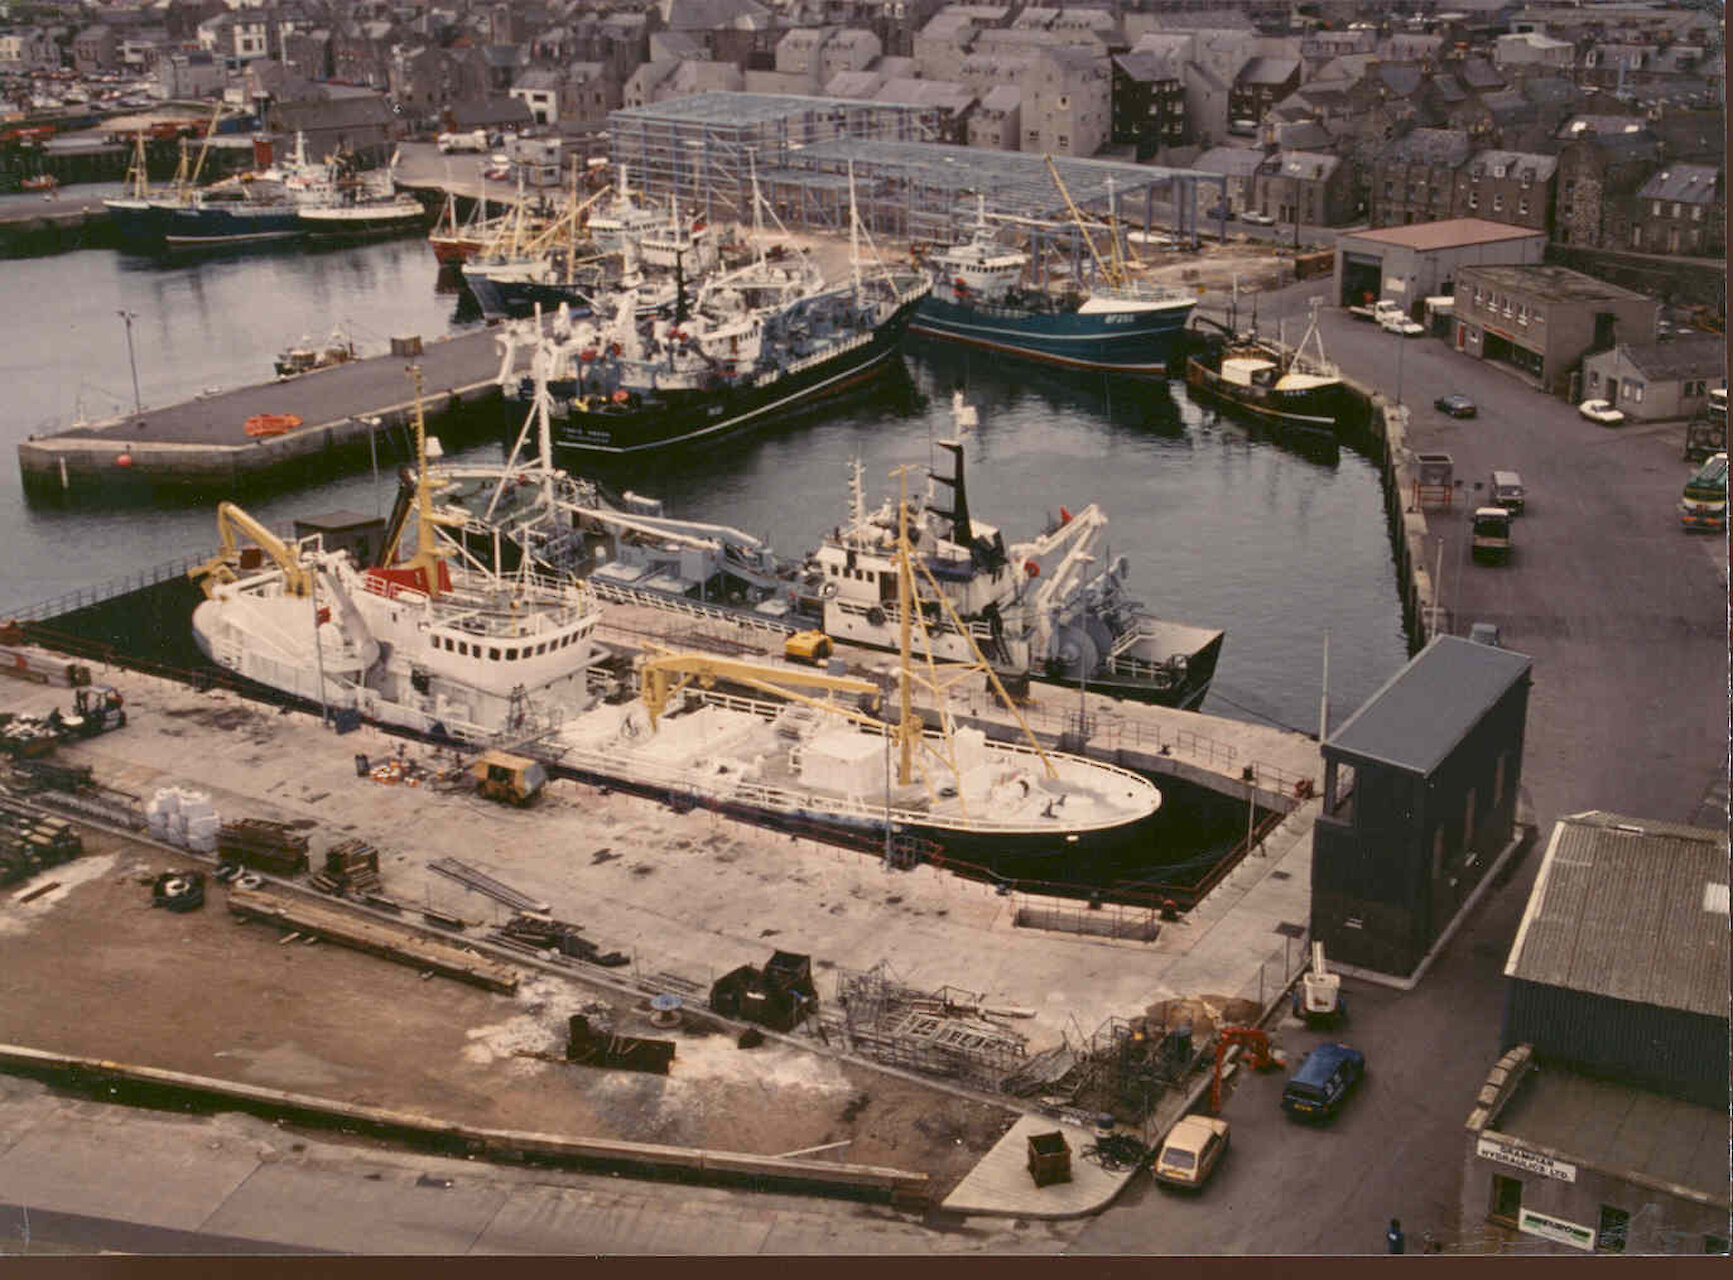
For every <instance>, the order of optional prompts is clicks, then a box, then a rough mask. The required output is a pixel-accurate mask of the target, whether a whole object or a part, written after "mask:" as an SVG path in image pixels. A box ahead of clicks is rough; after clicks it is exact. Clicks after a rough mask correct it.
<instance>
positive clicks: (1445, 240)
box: [1336, 218, 1546, 316]
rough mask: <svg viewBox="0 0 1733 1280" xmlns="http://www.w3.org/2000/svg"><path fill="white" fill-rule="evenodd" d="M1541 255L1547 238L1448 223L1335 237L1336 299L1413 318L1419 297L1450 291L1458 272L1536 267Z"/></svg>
mask: <svg viewBox="0 0 1733 1280" xmlns="http://www.w3.org/2000/svg"><path fill="white" fill-rule="evenodd" d="M1545 252H1546V233H1545V232H1544V231H1529V230H1527V229H1525V228H1523V227H1511V226H1506V225H1504V224H1503V223H1498V222H1488V221H1486V220H1485V219H1483V218H1449V219H1446V220H1445V221H1443V222H1421V223H1415V224H1414V225H1413V226H1405V227H1389V228H1386V229H1385V230H1382V231H1357V232H1354V233H1352V234H1349V235H1341V236H1337V237H1336V300H1337V303H1338V305H1340V306H1344V307H1345V306H1350V305H1353V304H1357V303H1361V302H1365V301H1367V300H1368V299H1371V300H1374V301H1375V300H1377V299H1379V298H1388V299H1390V300H1391V301H1393V302H1400V303H1401V304H1402V305H1403V306H1404V307H1407V308H1408V310H1409V314H1410V315H1411V316H1412V315H1415V312H1416V310H1417V308H1418V307H1419V305H1420V302H1421V300H1422V299H1424V298H1431V297H1436V296H1438V295H1440V294H1446V293H1449V292H1451V290H1452V289H1453V288H1454V287H1455V283H1456V277H1457V273H1458V272H1459V271H1460V270H1461V268H1463V267H1464V266H1467V265H1469V264H1472V263H1535V262H1539V261H1540V260H1541V257H1542V256H1543V255H1544V254H1545Z"/></svg>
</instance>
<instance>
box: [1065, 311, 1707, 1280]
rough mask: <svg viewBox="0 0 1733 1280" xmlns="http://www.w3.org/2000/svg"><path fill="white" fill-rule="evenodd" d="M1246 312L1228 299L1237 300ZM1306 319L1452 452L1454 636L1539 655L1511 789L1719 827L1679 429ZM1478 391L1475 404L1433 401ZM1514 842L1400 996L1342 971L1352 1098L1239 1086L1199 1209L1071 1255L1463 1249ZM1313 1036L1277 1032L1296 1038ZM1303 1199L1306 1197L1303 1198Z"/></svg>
mask: <svg viewBox="0 0 1733 1280" xmlns="http://www.w3.org/2000/svg"><path fill="white" fill-rule="evenodd" d="M1329 287H1330V285H1329V281H1327V280H1324V281H1313V282H1306V283H1305V284H1303V285H1300V286H1295V287H1291V288H1289V289H1285V290H1282V291H1280V292H1277V293H1273V294H1267V295H1263V296H1262V297H1260V299H1259V317H1260V321H1261V323H1262V325H1263V327H1264V329H1265V331H1266V332H1269V331H1271V330H1273V328H1274V324H1273V320H1274V319H1275V318H1277V317H1285V318H1286V319H1287V321H1288V324H1287V331H1288V335H1289V338H1290V340H1292V339H1293V338H1295V337H1297V336H1298V332H1299V330H1298V328H1297V327H1296V326H1298V325H1300V324H1303V322H1304V320H1303V318H1304V316H1305V315H1306V312H1307V307H1308V303H1309V300H1310V299H1311V298H1312V297H1325V298H1326V299H1327V295H1328V292H1329ZM1242 315H1243V311H1242ZM1319 327H1320V331H1321V332H1322V335H1323V338H1324V341H1325V344H1326V347H1327V348H1328V350H1329V352H1330V354H1331V356H1332V357H1333V358H1334V359H1335V360H1337V361H1338V362H1339V363H1340V365H1341V366H1342V368H1343V370H1344V371H1345V372H1347V373H1348V374H1349V375H1350V376H1352V377H1355V378H1356V379H1358V380H1360V381H1363V382H1366V383H1368V384H1370V385H1373V386H1376V387H1380V388H1383V389H1384V390H1385V391H1386V393H1387V394H1389V395H1390V396H1392V398H1394V396H1395V394H1396V385H1397V383H1396V379H1397V375H1398V370H1400V376H1401V394H1402V400H1403V402H1404V403H1405V404H1408V405H1411V406H1413V419H1412V428H1411V447H1413V448H1415V449H1417V450H1425V451H1428V452H1431V451H1435V450H1442V451H1445V452H1449V453H1450V454H1451V455H1452V457H1453V459H1454V461H1455V469H1456V475H1457V476H1458V477H1461V478H1462V479H1463V481H1464V483H1463V486H1462V490H1461V491H1460V498H1459V501H1458V504H1457V509H1456V511H1455V512H1454V513H1452V514H1451V515H1443V514H1440V515H1439V516H1437V517H1434V518H1433V519H1432V520H1431V524H1430V527H1431V529H1432V530H1433V532H1434V534H1435V535H1437V536H1442V537H1443V539H1444V542H1443V551H1444V590H1443V593H1442V594H1443V603H1444V607H1445V608H1446V610H1447V611H1448V613H1447V617H1448V618H1449V619H1450V620H1451V622H1452V623H1453V627H1452V629H1453V630H1455V631H1457V632H1458V633H1461V632H1466V630H1467V628H1468V625H1469V623H1470V622H1474V621H1487V622H1493V623H1496V624H1497V625H1498V626H1499V628H1500V630H1501V631H1502V633H1503V639H1504V643H1505V644H1506V645H1507V646H1509V647H1510V648H1513V649H1515V650H1517V651H1519V652H1522V653H1527V654H1529V655H1531V656H1532V657H1533V658H1534V688H1533V693H1532V695H1531V698H1530V702H1529V715H1528V737H1527V743H1526V747H1525V753H1524V765H1523V768H1524V775H1523V795H1524V800H1525V808H1526V810H1527V812H1528V813H1529V814H1530V815H1531V817H1532V821H1533V822H1534V823H1535V824H1536V826H1537V827H1538V829H1539V831H1540V832H1541V838H1542V840H1544V837H1545V833H1546V832H1548V831H1549V830H1550V828H1551V825H1552V823H1553V822H1554V821H1555V820H1556V819H1558V818H1559V817H1562V816H1564V815H1567V814H1571V813H1576V812H1580V811H1583V810H1586V809H1609V810H1613V811H1615V812H1620V813H1624V814H1628V815H1632V816H1636V817H1647V818H1660V819H1666V820H1669V821H1679V822H1693V823H1696V824H1698V825H1702V826H1707V827H1712V828H1720V829H1725V827H1726V824H1727V818H1728V813H1727V773H1726V761H1727V703H1726V689H1727V630H1726V601H1727V544H1726V541H1725V540H1724V539H1718V538H1704V537H1702V536H1700V535H1690V534H1686V533H1685V532H1684V531H1683V530H1682V529H1680V527H1679V524H1678V518H1677V516H1676V514H1675V512H1674V506H1675V504H1676V503H1677V501H1678V496H1679V489H1680V486H1681V485H1682V484H1683V483H1684V480H1685V477H1686V476H1687V475H1688V474H1689V472H1690V469H1691V467H1690V464H1687V463H1685V462H1683V461H1681V459H1680V440H1681V438H1682V436H1681V433H1682V428H1680V427H1679V426H1678V425H1676V424H1675V425H1672V426H1666V427H1627V428H1622V429H1617V430H1610V429H1607V428H1603V427H1598V426H1596V425H1594V424H1592V423H1589V422H1587V421H1585V420H1584V419H1582V418H1581V417H1579V416H1578V415H1577V413H1576V411H1575V409H1574V408H1573V407H1572V406H1570V405H1567V404H1565V403H1563V402H1562V401H1558V400H1554V399H1551V398H1549V397H1545V396H1542V395H1541V394H1540V393H1539V392H1537V391H1534V390H1533V389H1531V388H1530V387H1529V386H1528V384H1527V383H1525V382H1524V381H1522V380H1521V379H1520V378H1519V377H1518V376H1517V375H1516V374H1515V373H1513V372H1507V371H1505V370H1503V369H1502V368H1501V367H1499V366H1496V365H1490V364H1484V363H1481V362H1479V361H1476V360H1473V359H1471V358H1469V357H1467V356H1463V355H1460V354H1458V353H1456V352H1455V351H1453V350H1451V349H1450V348H1449V347H1447V346H1446V344H1445V343H1443V342H1440V341H1437V340H1435V339H1430V338H1428V339H1402V338H1398V337H1396V336H1395V335H1393V334H1388V333H1384V332H1382V331H1380V330H1378V329H1376V328H1375V327H1374V326H1372V325H1369V324H1365V323H1363V322H1360V321H1357V320H1351V319H1349V318H1347V316H1346V315H1345V313H1343V312H1340V311H1336V310H1331V309H1325V310H1323V311H1322V312H1321V319H1320V326H1319ZM1448 391H1459V392H1463V393H1465V394H1467V395H1469V396H1471V397H1472V398H1473V399H1474V400H1475V401H1476V402H1477V403H1478V405H1479V407H1480V414H1479V417H1477V418H1474V419H1468V420H1460V421H1459V420H1456V419H1452V418H1447V417H1445V416H1444V415H1443V414H1440V413H1438V412H1437V411H1436V410H1434V409H1433V408H1432V407H1431V406H1432V401H1433V399H1434V398H1435V397H1437V396H1439V395H1442V394H1444V393H1445V392H1448ZM1495 466H1496V467H1500V468H1513V469H1515V470H1517V471H1520V472H1521V473H1522V476H1523V479H1524V481H1525V482H1526V485H1527V489H1528V495H1529V499H1528V513H1527V514H1526V515H1524V516H1523V517H1522V518H1521V519H1519V520H1518V521H1517V522H1516V532H1515V543H1516V548H1517V550H1516V552H1515V554H1514V556H1513V559H1512V561H1511V563H1510V564H1509V565H1507V566H1502V567H1492V566H1487V567H1480V566H1476V565H1474V564H1473V563H1472V562H1471V561H1467V560H1466V558H1465V557H1463V556H1461V554H1460V551H1461V548H1462V543H1463V537H1462V534H1463V532H1464V528H1465V522H1464V519H1463V508H1464V507H1466V506H1470V505H1472V503H1473V502H1474V501H1475V500H1476V496H1477V489H1479V496H1481V497H1483V496H1484V489H1483V488H1480V486H1481V485H1482V484H1483V482H1484V479H1485V477H1486V475H1487V474H1488V473H1489V472H1490V471H1491V469H1492V468H1493V467H1495ZM1539 860H1540V859H1539V853H1538V852H1537V851H1532V850H1531V851H1530V853H1529V854H1528V856H1527V857H1526V859H1525V860H1524V861H1523V862H1522V863H1521V864H1520V865H1519V866H1518V867H1516V868H1515V870H1514V872H1513V873H1512V874H1511V875H1510V877H1509V881H1508V883H1506V884H1504V885H1502V886H1498V887H1495V888H1493V889H1492V890H1491V892H1490V893H1489V894H1488V896H1487V897H1486V898H1485V899H1484V900H1483V901H1482V902H1481V904H1480V906H1479V907H1478V909H1477V910H1476V911H1475V913H1474V914H1473V915H1472V916H1471V917H1470V919H1469V920H1468V922H1467V924H1466V926H1465V927H1464V929H1463V930H1462V931H1461V932H1459V933H1458V935H1457V936H1456V937H1455V939H1454V940H1453V941H1452V943H1451V945H1450V946H1449V947H1448V948H1446V950H1445V951H1444V952H1443V953H1442V955H1441V956H1440V958H1439V960H1438V961H1437V963H1436V964H1435V965H1434V967H1433V968H1432V970H1431V971H1430V972H1429V973H1428V974H1427V976H1426V977H1425V979H1424V981H1423V982H1422V983H1421V984H1420V986H1419V987H1418V988H1417V989H1416V990H1415V991H1413V992H1411V993H1408V994H1399V993H1396V992H1394V991H1391V990H1388V989H1386V988H1381V987H1376V986H1372V985H1370V984H1367V983H1363V982H1354V981H1352V980H1350V981H1349V982H1348V983H1347V984H1346V989H1347V991H1348V993H1349V997H1350V1000H1351V1002H1352V1008H1353V1015H1354V1016H1353V1020H1352V1022H1351V1024H1350V1026H1349V1029H1348V1030H1347V1032H1346V1033H1345V1036H1344V1038H1346V1039H1347V1040H1348V1041H1349V1042H1351V1043H1353V1044H1355V1045H1357V1046H1358V1047H1360V1048H1362V1049H1363V1050H1365V1052H1366V1054H1367V1059H1368V1063H1369V1068H1370V1071H1371V1078H1370V1080H1369V1082H1368V1087H1367V1088H1366V1089H1365V1090H1364V1092H1363V1094H1362V1096H1359V1097H1356V1098H1354V1099H1352V1100H1351V1101H1350V1103H1349V1107H1348V1109H1347V1110H1346V1111H1345V1112H1344V1114H1343V1116H1342V1117H1341V1119H1340V1122H1339V1123H1338V1124H1337V1125H1336V1126H1334V1127H1332V1128H1330V1129H1326V1130H1313V1129H1310V1128H1307V1127H1303V1126H1300V1125H1294V1124H1289V1123H1287V1122H1286V1121H1285V1120H1284V1118H1283V1117H1282V1116H1281V1115H1280V1113H1279V1111H1278V1109H1277V1099H1278V1097H1279V1087H1278V1085H1277V1082H1276V1081H1275V1080H1274V1079H1259V1078H1255V1077H1254V1078H1252V1079H1250V1080H1247V1081H1246V1082H1245V1083H1244V1084H1242V1085H1241V1086H1240V1087H1239V1088H1238V1089H1237V1090H1236V1091H1235V1092H1234V1094H1233V1096H1232V1098H1231V1100H1230V1101H1229V1103H1228V1104H1227V1105H1226V1106H1225V1108H1224V1112H1223V1114H1224V1115H1226V1116H1227V1117H1228V1119H1229V1120H1230V1121H1231V1122H1232V1123H1233V1124H1234V1126H1235V1136H1234V1143H1233V1149H1232V1151H1231V1152H1230V1154H1229V1157H1228V1160H1229V1163H1228V1164H1227V1165H1225V1166H1224V1167H1223V1169H1222V1174H1221V1179H1222V1180H1221V1182H1220V1183H1219V1184H1218V1185H1216V1186H1212V1187H1211V1188H1209V1189H1208V1190H1207V1191H1206V1193H1205V1194H1204V1196H1202V1197H1201V1198H1200V1199H1199V1201H1198V1202H1196V1203H1188V1202H1185V1201H1182V1200H1179V1199H1177V1198H1174V1197H1169V1196H1163V1195H1159V1194H1158V1193H1157V1192H1156V1191H1155V1189H1154V1188H1153V1186H1152V1185H1151V1184H1149V1183H1148V1182H1147V1181H1146V1180H1144V1179H1139V1180H1138V1182H1137V1184H1135V1185H1136V1188H1137V1189H1136V1191H1135V1192H1133V1193H1130V1194H1128V1196H1127V1197H1125V1198H1124V1199H1122V1200H1121V1202H1120V1203H1119V1204H1117V1205H1115V1206H1114V1207H1113V1208H1112V1209H1110V1210H1109V1211H1108V1212H1107V1213H1106V1214H1104V1215H1102V1216H1101V1217H1100V1218H1099V1219H1097V1220H1096V1221H1095V1222H1094V1223H1092V1224H1091V1225H1090V1226H1089V1227H1088V1228H1087V1229H1086V1230H1085V1231H1084V1233H1083V1235H1082V1236H1081V1237H1080V1240H1079V1248H1080V1249H1081V1250H1084V1251H1088V1252H1099V1253H1210V1254H1215V1253H1234V1252H1257V1253H1284V1254H1287V1253H1363V1252H1378V1251H1381V1250H1382V1248H1383V1230H1384V1225H1385V1222H1386V1221H1387V1219H1389V1218H1391V1217H1399V1218H1401V1219H1402V1221H1403V1224H1404V1227H1405V1228H1406V1230H1407V1233H1408V1237H1409V1240H1410V1241H1411V1242H1416V1243H1417V1242H1418V1241H1419V1240H1420V1238H1421V1233H1422V1232H1424V1231H1432V1232H1434V1233H1435V1234H1436V1235H1437V1237H1438V1238H1439V1239H1440V1240H1441V1241H1443V1242H1445V1243H1446V1246H1447V1247H1448V1248H1452V1249H1455V1248H1463V1249H1468V1250H1472V1249H1473V1248H1474V1247H1475V1244H1476V1242H1477V1241H1478V1238H1479V1233H1478V1230H1477V1228H1478V1225H1479V1224H1478V1218H1477V1217H1475V1216H1474V1215H1470V1217H1469V1220H1468V1221H1467V1222H1464V1223H1459V1221H1458V1220H1459V1218H1460V1217H1461V1216H1462V1215H1461V1213H1460V1210H1459V1207H1458V1202H1459V1198H1460V1186H1461V1171H1462V1164H1463V1137H1462V1134H1463V1120H1464V1118H1465V1117H1466V1115H1467V1113H1468V1110H1469V1107H1470V1105H1471V1104H1472V1101H1473V1098H1474V1094H1475V1091H1476V1090H1477V1089H1478V1087H1479V1085H1480V1084H1481V1083H1482V1081H1483V1080H1484V1078H1485V1074H1486V1072H1487V1070H1488V1069H1489V1068H1490V1067H1491V1066H1492V1064H1493V1062H1494V1061H1495V1059H1496V1058H1497V1055H1498V1052H1499V1045H1498V1032H1499V1025H1500V1020H1501V1018H1502V1015H1503V1001H1504V978H1503V965H1504V960H1505V957H1506V955H1507V954H1508V951H1509V947H1510V943H1511V940H1512V938H1513V937H1514V936H1515V932H1516V926H1517V923H1518V921H1519V920H1520V918H1521V914H1522V908H1523V905H1524V903H1525V901H1526V899H1527V896H1528V892H1529V889H1530V887H1531V886H1532V883H1533V878H1534V872H1535V868H1536V866H1537V864H1538V862H1539ZM1318 1039H1319V1036H1318V1035H1317V1033H1313V1032H1307V1031H1303V1030H1300V1029H1299V1028H1298V1027H1297V1026H1291V1027H1290V1028H1288V1029H1286V1030H1285V1031H1284V1032H1283V1035H1282V1037H1281V1042H1282V1043H1283V1044H1284V1045H1285V1046H1286V1047H1288V1048H1289V1049H1290V1050H1293V1049H1296V1048H1297V1049H1304V1048H1305V1047H1307V1046H1309V1045H1310V1044H1312V1043H1316V1041H1317V1040H1318ZM1302 1188H1303V1192H1302V1190H1301V1189H1302Z"/></svg>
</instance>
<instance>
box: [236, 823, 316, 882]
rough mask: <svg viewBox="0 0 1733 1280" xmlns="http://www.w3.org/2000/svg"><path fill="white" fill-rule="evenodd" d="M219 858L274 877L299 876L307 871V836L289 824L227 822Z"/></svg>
mask: <svg viewBox="0 0 1733 1280" xmlns="http://www.w3.org/2000/svg"><path fill="white" fill-rule="evenodd" d="M217 856H218V857H220V858H221V859H222V860H223V861H225V862H238V863H240V864H241V865H242V866H244V867H251V868H253V870H255V871H268V872H270V873H271V874H272V875H278V876H292V875H298V874H299V873H300V872H303V871H305V870H306V869H307V866H308V861H307V837H306V835H305V834H303V833H302V832H300V831H297V830H295V829H294V828H293V827H291V826H289V824H288V823H285V822H268V821H266V820H265V819H263V818H242V819H240V820H239V821H238V822H225V823H223V827H222V831H221V833H220V834H219V835H218V836H217Z"/></svg>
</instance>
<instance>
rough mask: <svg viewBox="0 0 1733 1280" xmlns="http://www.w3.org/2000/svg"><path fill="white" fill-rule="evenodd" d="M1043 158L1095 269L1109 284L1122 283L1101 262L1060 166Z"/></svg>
mask: <svg viewBox="0 0 1733 1280" xmlns="http://www.w3.org/2000/svg"><path fill="white" fill-rule="evenodd" d="M1041 158H1042V159H1043V160H1045V161H1046V162H1047V172H1048V173H1050V174H1052V175H1053V185H1054V186H1056V187H1058V188H1059V194H1060V195H1061V196H1062V197H1063V198H1064V200H1065V207H1066V208H1067V209H1069V210H1070V211H1071V220H1072V221H1073V222H1075V223H1076V224H1077V234H1078V235H1080V236H1082V237H1083V243H1084V245H1085V246H1086V247H1087V248H1088V250H1089V257H1090V258H1091V260H1093V261H1094V263H1095V269H1096V270H1097V271H1099V272H1100V273H1101V275H1102V277H1103V278H1104V279H1106V281H1107V282H1108V283H1109V284H1114V285H1117V284H1120V283H1122V281H1121V280H1120V279H1118V278H1117V276H1116V275H1115V273H1114V271H1113V269H1112V268H1111V267H1109V266H1108V265H1107V263H1105V262H1103V261H1102V260H1101V255H1100V254H1099V253H1097V252H1096V249H1095V238H1094V237H1093V236H1091V235H1090V234H1089V228H1088V227H1086V226H1085V225H1084V224H1083V211H1082V210H1081V209H1079V208H1078V207H1077V205H1076V202H1075V201H1073V200H1072V199H1071V192H1070V190H1069V189H1068V188H1067V187H1066V186H1065V179H1063V178H1061V177H1060V176H1059V166H1058V165H1056V164H1054V163H1053V157H1052V156H1042V157H1041ZM1115 243H1118V238H1117V236H1116V237H1115Z"/></svg>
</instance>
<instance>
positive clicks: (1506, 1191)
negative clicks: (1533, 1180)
mask: <svg viewBox="0 0 1733 1280" xmlns="http://www.w3.org/2000/svg"><path fill="white" fill-rule="evenodd" d="M1487 1212H1488V1214H1489V1215H1490V1216H1491V1217H1493V1218H1496V1219H1497V1220H1498V1221H1500V1222H1508V1223H1509V1224H1510V1225H1511V1226H1515V1225H1516V1218H1517V1215H1518V1214H1519V1213H1521V1212H1522V1179H1521V1178H1506V1177H1504V1176H1503V1175H1501V1174H1496V1173H1495V1174H1493V1175H1492V1203H1491V1204H1490V1205H1489V1206H1488V1207H1487Z"/></svg>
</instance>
